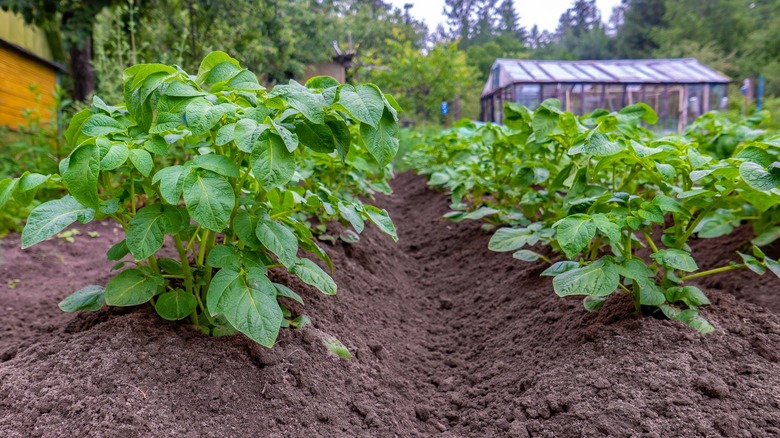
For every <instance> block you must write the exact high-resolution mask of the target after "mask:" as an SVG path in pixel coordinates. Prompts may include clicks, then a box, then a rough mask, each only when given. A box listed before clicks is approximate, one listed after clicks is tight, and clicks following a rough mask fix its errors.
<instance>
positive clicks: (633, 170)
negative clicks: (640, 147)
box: [615, 164, 639, 192]
mask: <svg viewBox="0 0 780 438" xmlns="http://www.w3.org/2000/svg"><path fill="white" fill-rule="evenodd" d="M638 166H639V165H638V164H634V167H633V168H631V172H629V173H628V176H626V178H625V179H623V182H621V183H620V187H618V189H617V190H615V191H616V192H622V191H623V189H625V188H626V186H627V185H628V183H630V182H631V180H633V179H634V175H636V173H637V172H638V171H639V167H638Z"/></svg>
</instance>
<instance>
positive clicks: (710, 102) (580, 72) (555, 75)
mask: <svg viewBox="0 0 780 438" xmlns="http://www.w3.org/2000/svg"><path fill="white" fill-rule="evenodd" d="M730 81H731V79H730V78H729V77H728V76H726V75H724V74H722V73H720V72H718V71H716V70H714V69H712V68H710V67H707V66H706V65H704V64H702V63H701V62H699V61H697V60H696V59H692V58H685V59H629V60H604V61H541V60H529V59H497V60H496V62H495V63H494V64H493V67H492V68H491V71H490V75H489V76H488V80H487V83H486V84H485V88H484V89H483V91H482V98H481V116H480V119H481V120H482V121H486V122H488V121H489V122H500V121H501V120H502V119H503V107H504V102H516V103H520V104H522V105H525V106H527V107H529V108H536V107H537V106H538V105H539V104H540V103H541V102H542V101H543V100H545V99H550V98H555V99H558V100H560V101H561V108H562V109H565V110H566V111H571V112H573V113H575V114H587V113H589V112H591V111H593V110H595V109H597V108H605V109H607V110H610V111H617V110H619V109H620V108H623V107H624V106H626V105H631V104H634V103H637V102H644V103H646V104H648V105H650V106H651V107H653V109H655V111H656V112H657V113H658V118H659V121H658V124H657V126H658V127H659V128H660V129H662V130H670V131H674V130H677V131H681V130H682V129H683V128H684V127H685V126H686V125H687V124H688V123H689V122H691V121H693V120H694V119H696V118H697V117H698V116H700V115H702V114H704V113H705V112H707V111H710V110H715V109H719V108H725V106H726V104H727V101H728V93H727V86H728V83H729V82H730Z"/></svg>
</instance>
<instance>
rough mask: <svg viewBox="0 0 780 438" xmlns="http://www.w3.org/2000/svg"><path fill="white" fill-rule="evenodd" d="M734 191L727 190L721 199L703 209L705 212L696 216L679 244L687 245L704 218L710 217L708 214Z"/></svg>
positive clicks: (732, 189) (731, 189)
mask: <svg viewBox="0 0 780 438" xmlns="http://www.w3.org/2000/svg"><path fill="white" fill-rule="evenodd" d="M733 191H734V188H733V187H732V188H730V189H728V190H726V191H725V192H723V193H722V194H721V195H720V199H718V200H716V201H714V202H713V203H712V204H710V205H708V206H707V207H705V208H704V209H703V210H702V211H701V212H700V213H699V215H698V216H696V219H694V220H693V222H691V224H690V225H689V226H688V229H687V230H685V234H683V236H682V238H681V239H680V240H679V241H678V242H677V243H678V244H685V242H687V241H688V238H689V237H691V234H693V232H694V231H695V230H696V227H698V226H699V224H700V223H701V221H702V220H703V219H704V217H705V216H707V215H708V214H709V213H710V212H711V211H712V210H714V209H715V207H716V206H717V205H718V204H720V202H721V201H723V200H724V199H725V198H726V196H728V195H730V194H731V192H733Z"/></svg>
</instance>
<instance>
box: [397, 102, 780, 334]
mask: <svg viewBox="0 0 780 438" xmlns="http://www.w3.org/2000/svg"><path fill="white" fill-rule="evenodd" d="M505 114H506V118H505V124H506V126H495V125H491V124H488V125H483V126H480V127H476V126H474V125H470V126H468V127H466V131H465V133H464V132H463V131H461V132H460V133H458V132H457V131H453V132H450V133H447V134H445V135H444V136H443V137H442V138H440V139H438V140H437V141H434V142H432V143H431V145H430V146H422V147H421V148H420V149H419V151H416V152H415V153H412V154H410V156H409V157H410V160H411V161H412V163H411V164H412V165H413V166H414V167H416V168H417V169H418V170H419V171H420V172H422V173H426V174H428V175H429V178H430V179H429V183H430V184H431V185H434V186H441V187H446V188H448V189H449V190H450V191H451V192H452V197H453V208H455V209H456V211H453V212H451V213H448V214H447V215H445V217H447V218H449V219H452V220H464V219H483V220H486V221H488V222H489V223H491V227H492V226H496V225H510V226H509V227H502V228H499V229H498V230H497V231H496V232H495V234H494V235H493V236H492V237H491V240H490V243H489V248H490V249H491V250H494V251H511V252H513V253H514V257H515V258H517V259H520V260H524V261H536V260H540V259H542V260H544V261H545V262H548V263H550V264H551V266H550V267H549V268H548V269H547V270H546V271H545V272H544V273H543V274H542V275H546V276H552V277H554V278H553V287H554V289H555V292H556V293H557V294H558V295H560V296H569V295H581V296H585V300H584V305H585V307H586V308H587V309H588V310H595V309H598V308H599V307H601V306H602V305H603V304H604V302H605V300H606V297H607V296H609V295H611V294H612V293H614V292H616V291H624V292H626V293H628V294H629V295H631V296H632V298H633V299H634V302H635V304H636V308H637V310H638V311H649V312H662V313H663V314H664V315H666V316H667V317H668V318H670V319H673V320H679V321H682V322H684V323H686V324H688V325H691V326H692V327H694V328H696V329H697V330H699V331H700V332H702V333H707V332H709V331H711V330H712V329H713V328H712V326H711V325H710V324H709V322H707V321H706V320H704V319H703V318H701V317H700V316H699V314H698V308H699V307H700V306H702V305H706V304H708V303H709V301H708V300H707V297H706V296H705V294H704V293H703V292H702V291H701V290H699V289H698V288H696V287H695V286H693V285H690V284H688V283H689V282H690V281H691V280H694V279H696V278H699V277H703V276H706V275H712V274H717V273H721V272H726V271H730V270H734V269H742V268H747V269H751V270H753V271H754V272H756V273H758V274H761V275H763V274H764V273H765V272H766V271H767V270H769V271H771V272H773V273H774V274H776V275H778V276H780V265H779V264H778V263H777V261H775V260H773V259H771V258H769V257H766V255H765V254H764V253H763V251H762V250H761V249H760V248H759V247H758V246H757V245H766V244H768V243H771V242H772V241H774V240H775V239H777V238H778V237H780V232H778V231H779V230H778V227H777V223H778V219H780V218H779V217H778V213H777V211H778V206H780V189H778V186H779V185H780V158H779V157H780V139H779V138H777V137H775V138H764V137H760V138H757V137H752V140H749V141H745V142H741V143H739V144H736V145H734V148H733V150H731V152H730V154H729V155H728V156H727V157H725V158H719V157H718V155H716V154H715V152H716V151H713V150H712V149H711V148H709V147H707V148H700V146H699V144H698V143H697V142H696V141H694V140H692V138H689V137H685V136H682V137H680V136H665V137H657V136H656V135H654V134H653V133H652V132H650V131H648V130H647V129H645V128H643V126H642V123H640V122H644V123H645V124H652V123H654V122H655V121H656V120H657V117H656V115H655V113H654V112H653V111H652V109H650V108H649V107H647V106H646V105H643V104H639V105H633V106H630V107H627V108H624V109H623V110H621V111H619V112H616V113H610V112H607V111H597V112H594V113H591V114H589V115H586V116H583V117H575V116H574V115H572V114H570V113H567V112H564V111H561V110H560V108H559V105H558V103H557V102H556V101H552V100H551V101H546V102H544V103H543V104H542V105H541V106H540V107H539V108H538V109H537V110H536V111H534V112H531V111H529V110H528V109H526V108H524V107H521V106H518V105H514V104H508V105H507V106H506V107H505ZM706 117H711V116H706ZM461 129H463V128H461ZM464 134H465V135H464ZM696 135H697V136H700V135H701V133H700V132H698V131H697V133H696ZM436 148H439V150H437V151H436V152H434V153H432V152H431V149H436ZM709 152H712V154H710V153H709ZM722 152H723V151H722V150H721V151H718V153H722ZM743 222H750V223H752V224H753V227H754V230H755V232H756V236H757V237H756V239H754V243H755V244H756V245H754V246H752V248H748V249H747V250H746V251H745V252H740V253H739V257H740V258H741V260H742V263H728V264H726V265H724V266H720V267H716V268H713V269H709V270H705V271H702V270H700V269H699V267H698V265H697V263H696V261H695V259H694V257H693V256H692V254H691V249H690V247H689V245H688V242H689V240H690V239H691V238H693V237H699V238H712V237H718V236H722V235H725V234H728V233H730V232H731V231H733V230H734V228H736V227H737V226H739V225H740V224H741V223H743ZM537 244H543V245H550V246H551V247H552V248H553V252H554V254H555V255H554V256H553V257H560V258H562V259H561V260H557V261H555V262H553V260H552V259H551V258H550V257H548V256H545V255H543V254H540V253H539V252H538V251H534V250H532V249H531V247H533V246H534V245H537Z"/></svg>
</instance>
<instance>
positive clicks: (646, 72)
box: [482, 58, 731, 96]
mask: <svg viewBox="0 0 780 438" xmlns="http://www.w3.org/2000/svg"><path fill="white" fill-rule="evenodd" d="M496 73H498V80H497V81H496V79H495V77H494V75H495V74H496ZM560 82H568V83H606V84H610V83H611V84H690V83H723V84H725V83H728V82H731V78H729V77H728V76H726V75H724V74H723V73H720V72H718V71H716V70H713V69H712V68H710V67H707V66H706V65H704V64H702V63H701V62H699V61H697V60H696V59H693V58H681V59H612V60H604V61H542V60H533V59H497V60H496V62H495V63H494V64H493V68H492V69H491V70H490V77H489V78H488V81H487V83H486V84H485V88H484V90H483V91H482V95H483V96H484V95H487V94H490V93H492V92H493V91H494V90H496V89H501V88H504V87H506V86H508V85H511V84H514V83H560Z"/></svg>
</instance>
